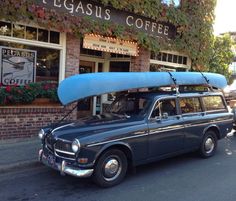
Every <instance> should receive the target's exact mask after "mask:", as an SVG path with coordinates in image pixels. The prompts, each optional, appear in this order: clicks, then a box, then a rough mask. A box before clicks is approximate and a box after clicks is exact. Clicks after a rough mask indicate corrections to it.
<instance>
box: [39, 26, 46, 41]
mask: <svg viewBox="0 0 236 201" xmlns="http://www.w3.org/2000/svg"><path fill="white" fill-rule="evenodd" d="M38 40H39V41H41V42H48V31H47V30H44V29H38Z"/></svg>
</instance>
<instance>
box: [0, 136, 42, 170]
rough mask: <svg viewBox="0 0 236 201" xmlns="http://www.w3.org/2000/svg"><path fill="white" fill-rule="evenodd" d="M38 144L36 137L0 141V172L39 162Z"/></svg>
mask: <svg viewBox="0 0 236 201" xmlns="http://www.w3.org/2000/svg"><path fill="white" fill-rule="evenodd" d="M40 146H41V144H40V140H39V139H38V138H37V137H33V138H27V139H13V140H3V141H0V173H3V172H7V171H10V170H12V169H16V168H19V167H21V168H23V167H26V166H34V165H37V164H39V163H38V150H39V149H40Z"/></svg>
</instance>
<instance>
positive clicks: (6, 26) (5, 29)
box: [0, 21, 11, 36]
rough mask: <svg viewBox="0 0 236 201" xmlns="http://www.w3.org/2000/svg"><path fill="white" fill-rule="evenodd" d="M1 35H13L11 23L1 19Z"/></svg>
mask: <svg viewBox="0 0 236 201" xmlns="http://www.w3.org/2000/svg"><path fill="white" fill-rule="evenodd" d="M0 35H4V36H11V23H8V22H1V21H0Z"/></svg>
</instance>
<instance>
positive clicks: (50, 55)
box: [0, 41, 60, 82]
mask: <svg viewBox="0 0 236 201" xmlns="http://www.w3.org/2000/svg"><path fill="white" fill-rule="evenodd" d="M0 47H10V48H17V49H20V50H26V51H27V50H30V51H35V52H36V82H39V81H46V80H47V81H48V80H53V81H58V78H59V65H60V62H59V61H60V50H55V49H50V48H46V47H45V48H44V47H36V46H31V45H22V44H18V43H8V42H1V41H0ZM9 59H11V58H9ZM9 62H13V61H11V60H10V61H9ZM14 62H15V63H16V61H14Z"/></svg>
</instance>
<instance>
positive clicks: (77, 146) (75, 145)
mask: <svg viewBox="0 0 236 201" xmlns="http://www.w3.org/2000/svg"><path fill="white" fill-rule="evenodd" d="M71 148H72V151H73V152H74V153H76V152H78V151H79V150H80V142H79V140H78V139H74V141H73V142H72V145H71Z"/></svg>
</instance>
